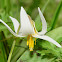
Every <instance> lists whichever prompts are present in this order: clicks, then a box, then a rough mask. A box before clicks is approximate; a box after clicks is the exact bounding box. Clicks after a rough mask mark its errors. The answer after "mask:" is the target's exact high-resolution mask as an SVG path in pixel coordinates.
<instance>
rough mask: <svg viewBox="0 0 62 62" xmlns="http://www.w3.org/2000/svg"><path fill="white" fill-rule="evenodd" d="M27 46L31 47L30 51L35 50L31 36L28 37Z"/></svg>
mask: <svg viewBox="0 0 62 62" xmlns="http://www.w3.org/2000/svg"><path fill="white" fill-rule="evenodd" d="M27 45H28V46H29V49H30V51H33V48H34V40H33V37H32V36H31V35H28V37H27ZM35 45H36V39H35Z"/></svg>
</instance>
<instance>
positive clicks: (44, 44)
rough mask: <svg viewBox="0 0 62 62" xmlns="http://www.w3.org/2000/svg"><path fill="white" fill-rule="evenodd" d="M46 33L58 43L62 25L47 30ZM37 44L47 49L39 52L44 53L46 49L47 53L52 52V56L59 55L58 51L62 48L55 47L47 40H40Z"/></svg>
mask: <svg viewBox="0 0 62 62" xmlns="http://www.w3.org/2000/svg"><path fill="white" fill-rule="evenodd" d="M46 35H47V36H49V37H51V38H52V39H54V40H56V41H57V42H58V43H61V41H62V27H59V28H56V29H54V30H52V31H50V32H48V33H47V34H46ZM38 42H39V41H38ZM39 45H40V46H41V47H42V48H45V49H47V50H41V51H40V52H41V54H42V53H43V54H44V55H45V54H46V52H47V51H48V53H52V54H53V55H54V56H57V57H60V56H61V54H60V51H61V50H62V48H57V47H56V46H55V45H54V44H52V43H50V42H48V41H43V40H40V42H39ZM45 51H46V52H45ZM61 52H62V51H61ZM38 53H39V52H38Z"/></svg>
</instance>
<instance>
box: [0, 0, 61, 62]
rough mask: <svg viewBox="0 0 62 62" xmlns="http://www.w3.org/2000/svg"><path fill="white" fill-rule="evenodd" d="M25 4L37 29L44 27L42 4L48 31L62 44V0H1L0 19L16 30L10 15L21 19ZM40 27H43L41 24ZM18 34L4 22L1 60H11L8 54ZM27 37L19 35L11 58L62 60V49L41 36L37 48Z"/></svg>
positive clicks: (31, 61)
mask: <svg viewBox="0 0 62 62" xmlns="http://www.w3.org/2000/svg"><path fill="white" fill-rule="evenodd" d="M21 6H23V7H24V9H25V10H26V12H27V14H29V15H30V16H31V18H32V19H33V20H34V21H35V25H36V29H37V30H38V31H40V30H41V29H42V23H41V21H40V17H39V13H38V7H40V9H41V11H42V13H43V15H44V17H45V19H46V21H47V25H48V32H47V33H46V35H48V36H50V37H51V38H53V39H54V40H56V41H57V42H58V43H60V44H62V43H61V41H62V0H0V19H2V20H3V21H4V22H6V23H7V24H8V25H9V26H10V27H11V28H12V29H13V30H14V26H13V23H12V21H11V20H10V18H9V16H12V17H14V18H16V19H17V20H18V21H19V22H20V10H21ZM39 27H40V28H39ZM14 39H15V37H14V36H13V35H12V34H11V33H10V32H9V31H8V29H7V28H6V27H5V26H4V25H3V24H2V23H0V62H7V59H8V55H9V52H10V49H11V46H12V43H13V41H14ZM26 40H27V39H26V38H17V39H16V45H15V48H14V52H13V54H12V58H11V62H62V54H61V53H62V49H61V48H57V47H56V46H55V45H53V44H51V43H49V42H47V41H44V40H40V39H37V40H36V41H37V45H36V46H35V48H34V51H33V52H30V51H29V48H28V47H27V45H26Z"/></svg>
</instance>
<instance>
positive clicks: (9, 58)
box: [7, 40, 16, 62]
mask: <svg viewBox="0 0 62 62" xmlns="http://www.w3.org/2000/svg"><path fill="white" fill-rule="evenodd" d="M15 43H16V41H15V40H14V42H13V44H12V48H11V51H10V54H9V57H8V61H7V62H10V60H11V56H12V53H13V50H14V46H15Z"/></svg>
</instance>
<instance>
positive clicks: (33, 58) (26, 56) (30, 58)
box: [17, 50, 54, 62]
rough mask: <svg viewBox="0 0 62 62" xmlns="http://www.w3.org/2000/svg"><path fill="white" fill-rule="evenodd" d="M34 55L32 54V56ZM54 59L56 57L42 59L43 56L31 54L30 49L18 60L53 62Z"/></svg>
mask: <svg viewBox="0 0 62 62" xmlns="http://www.w3.org/2000/svg"><path fill="white" fill-rule="evenodd" d="M30 55H32V56H30ZM52 60H54V58H51V59H48V58H44V59H42V58H41V56H37V54H36V53H34V54H31V52H30V51H28V50H27V51H26V52H25V53H24V54H23V55H22V56H21V57H20V58H19V59H18V60H17V62H20V61H23V62H45V61H46V62H51V61H52Z"/></svg>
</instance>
